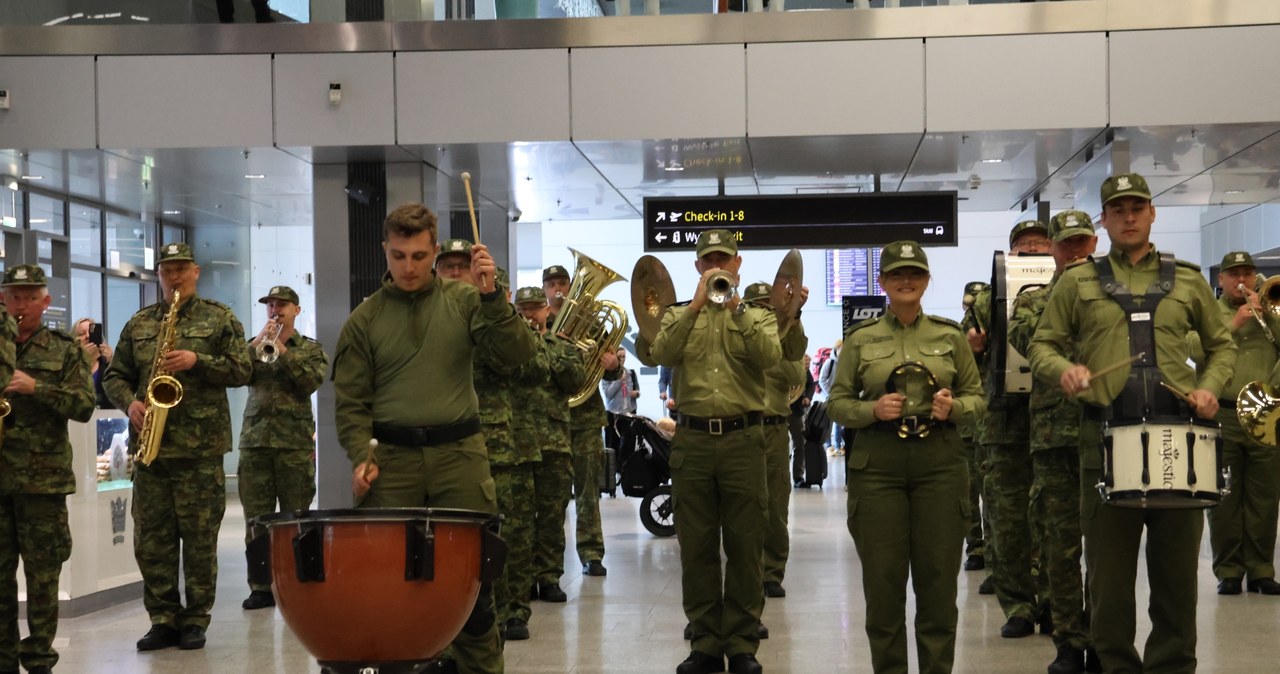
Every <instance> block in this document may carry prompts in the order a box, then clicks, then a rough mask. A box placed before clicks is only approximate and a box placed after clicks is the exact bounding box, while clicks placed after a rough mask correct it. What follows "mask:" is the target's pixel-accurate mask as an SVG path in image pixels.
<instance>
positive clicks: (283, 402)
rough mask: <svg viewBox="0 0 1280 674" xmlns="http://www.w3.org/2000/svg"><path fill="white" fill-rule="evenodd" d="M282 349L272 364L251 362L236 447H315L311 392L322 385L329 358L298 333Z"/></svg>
mask: <svg viewBox="0 0 1280 674" xmlns="http://www.w3.org/2000/svg"><path fill="white" fill-rule="evenodd" d="M284 346H285V351H284V353H282V354H281V355H280V357H279V358H277V359H276V361H275V362H274V363H264V362H262V361H260V360H258V359H257V358H255V359H253V374H252V376H250V378H249V402H248V403H246V404H245V408H244V427H243V428H241V429H240V446H241V447H253V448H273V449H297V448H300V447H313V446H314V445H315V439H314V438H315V431H316V420H315V414H314V413H313V412H312V410H311V394H312V393H315V391H316V389H318V388H320V384H321V383H322V382H324V375H325V372H327V371H328V369H329V357H328V356H326V355H325V353H324V347H322V346H320V343H319V342H317V341H315V340H314V339H311V338H309V337H303V336H302V335H300V334H298V333H297V332H295V333H293V334H292V335H290V336H289V339H287V340H285V342H284Z"/></svg>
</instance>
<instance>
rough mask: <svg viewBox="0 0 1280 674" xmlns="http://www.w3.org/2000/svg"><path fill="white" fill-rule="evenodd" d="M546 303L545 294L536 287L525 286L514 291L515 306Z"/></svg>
mask: <svg viewBox="0 0 1280 674" xmlns="http://www.w3.org/2000/svg"><path fill="white" fill-rule="evenodd" d="M546 303H547V294H546V293H544V292H542V288H538V287H536V286H525V287H523V288H521V289H519V290H517V291H516V304H543V305H545V304H546Z"/></svg>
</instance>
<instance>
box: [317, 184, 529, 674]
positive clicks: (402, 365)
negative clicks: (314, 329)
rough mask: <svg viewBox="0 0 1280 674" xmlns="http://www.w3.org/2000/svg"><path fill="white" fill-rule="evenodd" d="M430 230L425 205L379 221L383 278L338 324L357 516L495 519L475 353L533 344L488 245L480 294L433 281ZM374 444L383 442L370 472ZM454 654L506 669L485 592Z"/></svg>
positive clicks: (510, 360)
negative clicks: (455, 514) (472, 514)
mask: <svg viewBox="0 0 1280 674" xmlns="http://www.w3.org/2000/svg"><path fill="white" fill-rule="evenodd" d="M436 231H437V221H436V216H435V214H434V213H432V212H431V211H430V210H429V209H427V208H426V207H425V206H423V205H421V204H405V205H403V206H400V207H399V208H397V209H395V210H394V211H392V212H391V214H390V215H388V216H387V219H386V221H385V222H384V223H383V238H384V240H383V249H384V251H385V252H386V256H387V267H388V271H387V275H386V276H385V277H384V278H383V284H382V288H381V289H380V290H378V291H377V292H375V293H374V294H372V295H370V296H369V298H368V299H366V300H365V301H364V302H363V303H361V304H360V306H358V307H356V309H355V311H353V312H352V313H351V316H350V318H348V319H347V322H346V324H345V325H343V327H342V332H341V334H340V336H339V338H338V347H337V349H336V352H335V355H334V369H333V379H334V393H335V397H336V423H337V428H338V439H339V441H340V442H341V443H342V447H343V449H345V450H346V452H347V456H348V457H349V458H350V459H351V463H352V466H353V467H352V473H351V486H352V491H353V492H354V494H355V497H356V501H357V504H358V505H359V506H360V507H365V508H390V507H424V506H427V507H440V508H465V509H469V510H479V511H484V512H496V510H497V500H496V493H495V490H494V482H493V478H492V477H491V476H490V474H489V459H488V455H487V451H486V448H485V441H484V436H483V435H482V434H481V432H480V420H479V418H478V415H477V411H478V403H477V401H476V394H475V387H474V384H473V375H472V362H473V358H474V356H475V354H477V353H481V354H483V356H484V357H485V358H492V359H494V361H495V362H498V363H504V364H506V365H509V366H516V365H520V364H523V363H524V362H525V361H527V360H528V359H529V358H531V357H532V356H533V355H534V349H535V345H534V340H533V335H532V334H531V333H530V332H529V329H528V327H526V326H525V325H524V323H523V321H521V320H520V318H519V317H518V316H516V313H515V310H514V309H513V308H512V307H511V305H510V304H508V303H507V302H506V298H505V297H504V296H503V295H504V293H503V291H502V290H501V289H499V288H498V287H497V285H496V267H495V265H494V263H493V258H492V257H490V255H489V251H488V249H487V248H485V247H484V246H483V245H481V244H476V245H474V246H473V247H472V249H471V271H472V274H473V275H474V276H475V277H476V278H477V279H478V282H479V284H480V285H479V287H478V288H476V287H473V286H471V285H469V284H467V283H462V282H459V281H451V280H448V279H442V278H439V277H438V276H437V275H436V274H435V272H434V271H433V267H434V263H435V257H436V254H437V252H438V251H439V246H438V245H437V243H436ZM372 439H377V440H378V442H379V444H378V447H377V452H376V455H375V460H374V461H373V462H372V463H369V462H368V461H367V458H368V456H369V441H370V440H372ZM451 649H452V657H453V658H454V659H455V661H456V662H457V665H458V669H459V671H460V672H463V673H464V674H473V673H478V672H485V673H489V674H492V673H493V672H501V671H502V670H503V661H502V646H501V644H500V643H499V641H498V629H497V624H496V620H495V617H494V607H493V598H492V594H491V591H490V587H489V584H488V583H485V584H483V585H482V586H481V592H480V595H479V596H478V597H477V599H476V606H475V609H474V610H473V612H472V615H471V617H470V619H468V621H467V624H466V626H464V627H463V630H462V633H461V634H459V635H458V636H457V638H455V639H454V641H453V645H452V647H451Z"/></svg>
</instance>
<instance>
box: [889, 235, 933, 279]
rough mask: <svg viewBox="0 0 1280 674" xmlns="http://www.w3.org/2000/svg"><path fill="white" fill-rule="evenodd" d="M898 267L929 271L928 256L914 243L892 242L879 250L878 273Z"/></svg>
mask: <svg viewBox="0 0 1280 674" xmlns="http://www.w3.org/2000/svg"><path fill="white" fill-rule="evenodd" d="M900 267H918V268H920V269H923V270H925V271H929V256H928V255H925V253H924V249H923V248H921V247H920V244H918V243H916V242H915V241H894V242H893V243H891V244H889V245H887V246H885V247H884V248H881V249H880V273H881V274H887V273H889V272H891V271H893V270H894V269H898V268H900Z"/></svg>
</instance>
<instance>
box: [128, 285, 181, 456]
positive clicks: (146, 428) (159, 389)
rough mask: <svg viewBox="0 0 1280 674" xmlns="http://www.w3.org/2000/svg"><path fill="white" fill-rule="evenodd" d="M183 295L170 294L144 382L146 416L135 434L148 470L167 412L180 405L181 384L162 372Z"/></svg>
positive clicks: (157, 445)
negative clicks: (149, 375)
mask: <svg viewBox="0 0 1280 674" xmlns="http://www.w3.org/2000/svg"><path fill="white" fill-rule="evenodd" d="M181 303H182V293H180V292H178V291H177V290H175V291H173V304H171V305H169V311H168V313H166V314H165V315H164V323H162V324H161V326H160V338H159V339H158V340H156V358H155V360H154V361H152V363H151V381H149V382H147V413H146V415H145V416H144V417H143V418H142V430H141V431H139V432H138V449H137V457H138V461H140V462H142V465H144V466H149V465H151V462H152V461H154V460H155V458H156V454H158V453H159V452H160V438H162V437H164V422H165V419H166V418H168V416H169V408H170V407H173V406H174V405H177V404H178V403H180V402H182V382H180V381H178V379H177V378H176V377H174V376H173V375H171V374H169V372H168V370H165V369H164V357H165V356H167V355H169V352H170V351H172V350H173V343H174V340H175V338H176V336H177V332H178V307H179V306H180V305H181Z"/></svg>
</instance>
